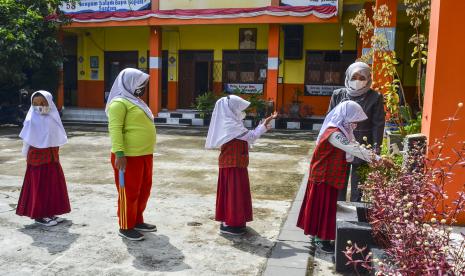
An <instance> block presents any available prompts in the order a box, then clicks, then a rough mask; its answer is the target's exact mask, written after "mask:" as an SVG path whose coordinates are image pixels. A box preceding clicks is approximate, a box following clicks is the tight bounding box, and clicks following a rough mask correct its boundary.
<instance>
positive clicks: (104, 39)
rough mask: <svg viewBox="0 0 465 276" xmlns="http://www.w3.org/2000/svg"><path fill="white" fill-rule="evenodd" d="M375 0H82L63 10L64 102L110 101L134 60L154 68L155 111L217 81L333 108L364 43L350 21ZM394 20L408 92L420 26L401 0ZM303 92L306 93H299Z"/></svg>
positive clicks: (185, 103)
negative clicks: (414, 24)
mask: <svg viewBox="0 0 465 276" xmlns="http://www.w3.org/2000/svg"><path fill="white" fill-rule="evenodd" d="M377 2H382V0H378V1H367V0H281V1H279V0H234V1H227V0H152V1H150V0H115V1H113V0H112V1H109V0H100V1H97V0H81V1H80V3H79V4H66V5H65V6H63V7H62V10H63V11H64V12H65V13H67V14H68V15H69V16H70V18H71V19H72V21H71V23H70V24H69V25H66V26H64V27H63V29H62V39H63V45H64V51H65V56H66V61H65V63H64V66H63V82H62V83H61V84H60V88H59V90H58V91H59V93H58V104H59V105H60V106H63V105H64V106H66V108H68V107H75V109H81V110H85V109H103V108H104V106H105V100H106V96H108V93H109V91H110V89H111V86H112V83H113V81H114V79H115V78H116V76H117V74H118V73H119V72H120V71H121V70H122V69H124V68H126V67H133V68H139V69H140V70H142V71H145V72H147V73H149V74H150V87H149V88H150V89H149V93H148V95H146V96H145V100H146V101H147V102H148V104H149V106H150V108H151V109H152V111H153V112H154V114H159V113H163V112H165V113H166V112H175V111H177V110H178V111H179V110H191V109H193V104H194V101H195V99H196V97H197V96H199V95H201V94H203V93H205V92H207V91H213V92H215V93H217V94H219V93H222V92H223V91H228V92H233V93H237V94H239V95H241V96H243V97H245V98H248V97H250V95H252V94H258V95H260V97H262V98H263V99H265V100H267V101H268V100H269V101H273V102H274V105H275V107H276V109H277V110H278V111H280V112H283V113H287V112H289V109H290V107H291V106H292V104H293V103H294V102H295V101H297V100H298V101H299V102H300V103H299V104H300V108H301V115H302V116H303V117H310V116H322V115H324V114H325V113H326V111H327V108H328V104H329V100H330V96H331V93H332V91H333V90H334V89H336V88H338V87H342V86H343V85H344V78H345V75H344V74H345V70H346V68H347V66H348V65H350V64H351V63H352V62H354V60H355V59H356V58H357V57H358V56H360V55H361V53H362V51H363V49H362V48H363V47H362V45H361V41H359V39H358V36H357V34H356V31H355V28H354V27H353V26H352V25H351V24H350V23H349V19H351V18H353V17H354V16H355V15H356V13H357V12H358V11H359V10H360V9H362V8H364V7H367V8H371V6H372V5H375V4H379V3H377ZM384 2H387V3H389V5H390V7H391V8H393V9H394V10H398V12H394V14H393V17H394V18H393V27H392V28H389V32H388V33H390V34H391V35H392V37H390V43H392V45H393V47H395V50H396V52H397V54H398V57H399V58H400V61H401V65H400V75H401V78H403V83H404V89H405V92H406V94H407V95H410V96H412V97H413V95H414V94H415V74H416V72H415V69H412V68H411V67H410V59H411V58H410V53H411V46H410V45H409V43H408V39H409V37H410V36H411V33H412V31H413V30H412V29H411V28H410V26H409V23H408V19H407V17H406V15H405V11H402V10H403V7H402V6H401V5H398V3H397V1H388V0H384ZM298 94H300V96H299V97H298V99H297V98H296V96H297V95H298Z"/></svg>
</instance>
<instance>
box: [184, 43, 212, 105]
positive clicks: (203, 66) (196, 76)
mask: <svg viewBox="0 0 465 276" xmlns="http://www.w3.org/2000/svg"><path fill="white" fill-rule="evenodd" d="M212 68H213V51H179V102H178V107H179V108H182V109H191V108H193V106H194V104H195V99H196V98H197V97H198V96H199V95H201V94H204V93H205V92H208V91H211V90H212V87H213V70H212Z"/></svg>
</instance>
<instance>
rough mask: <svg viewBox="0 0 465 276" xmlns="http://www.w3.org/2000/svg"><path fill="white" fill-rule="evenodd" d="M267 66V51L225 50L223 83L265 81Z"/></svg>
mask: <svg viewBox="0 0 465 276" xmlns="http://www.w3.org/2000/svg"><path fill="white" fill-rule="evenodd" d="M267 66H268V52H267V51H255V50H242V51H223V83H250V84H253V83H264V82H265V80H266V69H267Z"/></svg>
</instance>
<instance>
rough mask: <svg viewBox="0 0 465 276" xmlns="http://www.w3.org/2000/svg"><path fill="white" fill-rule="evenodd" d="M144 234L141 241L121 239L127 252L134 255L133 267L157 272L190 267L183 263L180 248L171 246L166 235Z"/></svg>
mask: <svg viewBox="0 0 465 276" xmlns="http://www.w3.org/2000/svg"><path fill="white" fill-rule="evenodd" d="M144 236H145V240H144V241H143V242H137V241H129V240H126V239H124V240H123V242H124V243H125V244H126V246H127V248H128V252H129V254H131V255H132V256H133V257H134V261H133V266H134V268H136V269H138V270H142V271H159V272H167V271H170V272H174V271H182V270H186V269H190V266H188V265H187V264H185V263H184V255H183V254H182V252H181V250H179V249H178V248H176V247H175V246H173V245H172V244H171V243H170V240H169V238H168V237H167V236H165V235H155V234H153V233H144Z"/></svg>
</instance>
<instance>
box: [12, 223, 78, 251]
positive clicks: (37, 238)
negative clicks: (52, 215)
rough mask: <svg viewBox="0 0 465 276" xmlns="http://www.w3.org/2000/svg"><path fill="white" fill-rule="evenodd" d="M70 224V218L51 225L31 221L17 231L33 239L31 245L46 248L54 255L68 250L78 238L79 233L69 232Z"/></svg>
mask: <svg viewBox="0 0 465 276" xmlns="http://www.w3.org/2000/svg"><path fill="white" fill-rule="evenodd" d="M72 225H73V222H72V221H70V220H66V221H64V222H62V223H60V224H58V225H57V226H53V227H46V226H42V225H39V224H37V223H33V224H29V225H26V226H25V227H24V228H21V229H19V232H21V233H23V234H26V235H28V236H30V237H31V238H32V239H33V242H32V244H31V246H35V247H41V248H46V249H47V251H48V252H49V253H50V254H51V255H55V254H58V253H62V252H65V251H66V250H68V249H69V248H70V247H71V245H72V244H73V243H74V242H75V241H76V240H77V239H78V238H79V236H80V235H79V234H75V233H70V232H69V229H70V228H71V226H72Z"/></svg>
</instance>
